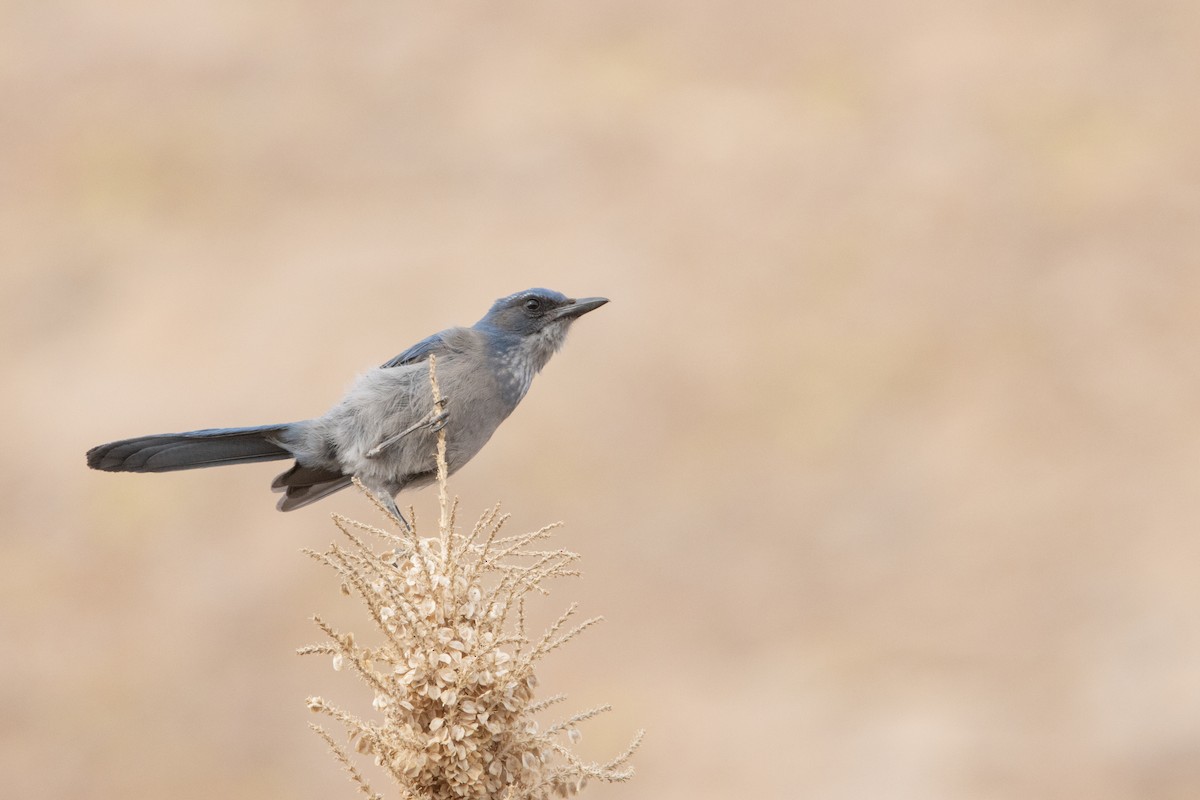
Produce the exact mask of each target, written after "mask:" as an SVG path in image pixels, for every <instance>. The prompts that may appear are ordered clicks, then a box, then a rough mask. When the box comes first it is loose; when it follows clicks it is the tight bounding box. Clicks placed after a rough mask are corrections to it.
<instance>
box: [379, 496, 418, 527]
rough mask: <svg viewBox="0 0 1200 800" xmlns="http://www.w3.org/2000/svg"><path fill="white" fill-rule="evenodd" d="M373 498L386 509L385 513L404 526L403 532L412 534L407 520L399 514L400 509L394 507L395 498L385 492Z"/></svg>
mask: <svg viewBox="0 0 1200 800" xmlns="http://www.w3.org/2000/svg"><path fill="white" fill-rule="evenodd" d="M375 496H376V497H377V498H379V502H380V503H382V504H383V507H384V508H386V509H387V512H388V513H389V514H391V515H392V516H393V517H395V518H396V519H397V520H399V522H400V524H401V525H403V526H404V530H406V531H408V532H409V533H412V532H413V529H412V525H409V524H408V520H406V519H405V518H404V515H403V514H401V513H400V509H399V508H397V507H396V498H394V497H392V496H391V495H390V494H388V493H387V492H376V493H375Z"/></svg>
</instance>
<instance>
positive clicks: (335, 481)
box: [87, 289, 608, 525]
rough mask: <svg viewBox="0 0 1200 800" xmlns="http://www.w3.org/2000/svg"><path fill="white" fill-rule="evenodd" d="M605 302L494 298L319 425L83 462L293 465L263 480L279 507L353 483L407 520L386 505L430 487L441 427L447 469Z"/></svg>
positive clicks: (229, 432) (141, 444)
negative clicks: (432, 363)
mask: <svg viewBox="0 0 1200 800" xmlns="http://www.w3.org/2000/svg"><path fill="white" fill-rule="evenodd" d="M607 302H608V300H607V299H606V298H603V297H585V298H581V299H578V300H576V299H574V298H569V297H567V296H565V295H563V294H560V293H559V292H553V291H550V290H547V289H530V290H528V291H525V292H518V293H517V294H514V295H509V296H508V297H502V298H501V299H499V300H497V301H496V302H495V303H494V304H493V305H492V307H491V309H490V310H489V311H488V313H487V314H486V315H485V316H484V317H483V319H481V320H479V322H476V323H475V324H474V325H473V326H471V327H469V328H449V329H447V330H444V331H442V332H441V333H435V334H433V335H432V336H429V337H427V338H425V339H422V340H421V341H419V342H417V343H416V344H415V345H413V346H412V347H410V348H408V349H407V350H405V351H404V352H403V353H401V354H400V355H398V356H396V357H395V358H393V359H392V360H391V361H388V362H387V363H386V364H384V365H383V366H381V367H378V368H377V369H372V370H369V371H368V372H366V373H364V374H362V375H360V376H359V377H358V379H357V380H356V381H355V382H354V384H353V385H352V386H351V387H350V390H349V391H348V392H347V393H346V396H345V397H343V398H342V400H341V402H339V403H338V404H337V405H336V406H334V407H333V408H331V409H330V410H329V411H327V412H326V413H325V414H324V415H322V416H320V417H316V418H315V419H308V420H303V421H301V422H285V423H283V424H280V425H259V426H256V427H252V428H211V429H206V430H199V431H189V432H187V433H161V434H155V435H152V436H139V437H137V438H134V439H122V440H121V441H119V442H110V443H109V444H102V445H100V446H99V447H93V448H92V449H91V450H89V451H88V454H87V463H88V466H89V467H91V468H93V469H99V470H105V471H108V472H171V471H174V470H180V469H196V468H199V467H217V466H224V465H225V464H246V463H250V462H254V461H275V460H283V459H288V458H293V459H295V464H293V465H292V467H291V469H289V470H287V471H286V472H284V473H282V474H280V475H279V476H278V477H277V478H275V481H274V482H273V483H272V484H271V488H272V489H274V490H275V491H277V492H282V493H283V497H281V498H280V499H279V504H278V508H279V510H280V511H291V510H292V509H294V508H300V507H301V506H306V505H308V504H309V503H312V502H314V501H316V500H320V499H321V498H322V497H326V496H328V495H330V494H333V493H334V492H336V491H338V490H339V489H344V488H346V487H347V486H349V485H350V481H351V478H354V477H357V478H358V479H359V480H361V481H362V482H363V485H364V486H366V487H367V488H368V489H370V490H371V491H372V492H374V493H375V494H376V495H377V496H378V497H379V499H380V500H381V501H382V502H383V503H384V504H385V505H386V506H387V507H388V509H389V510H390V511H391V512H392V513H393V514H395V515H396V517H397V518H398V519H400V520H401V521H403V520H404V518H403V517H402V516H401V515H400V512H399V510H398V509H397V508H396V503H395V499H394V498H395V496H396V494H398V493H399V492H400V491H401V490H402V489H407V488H414V487H419V486H425V485H427V484H430V483H432V482H433V481H434V479H435V477H436V466H435V461H434V451H435V449H436V441H437V439H436V432H437V431H438V430H439V429H441V428H443V427H444V428H445V430H446V461H447V466H448V467H449V470H450V472H451V473H453V472H455V471H456V470H458V469H459V468H461V467H462V466H463V465H464V464H466V463H467V462H468V461H470V460H471V458H472V457H474V455H475V454H476V453H478V452H479V450H480V448H482V447H483V446H484V445H485V444H486V443H487V441H488V439H490V438H491V436H492V434H493V433H495V432H496V428H498V427H499V426H500V423H501V422H503V421H504V420H505V418H506V417H508V415H509V414H511V413H512V412H513V409H515V408H516V407H517V404H518V403H520V402H521V399H522V398H523V397H524V396H525V393H526V392H528V391H529V386H530V384H531V383H532V382H533V376H534V375H536V374H537V373H538V372H539V371H540V370H541V369H542V367H544V366H546V362H547V361H549V360H550V357H551V356H552V355H554V353H555V352H556V351H557V350H558V349H559V348H560V347H562V344H563V341H564V339H565V338H566V335H567V330H568V329H569V328H570V327H571V323H572V322H574V321H575V320H576V319H578V318H579V317H580V316H582V315H584V314H586V313H587V312H589V311H592V310H593V309H596V308H599V307H600V306H602V305H604V304H605V303H607ZM430 355H436V356H437V359H436V360H437V367H436V369H437V376H438V384H439V386H440V387H441V391H442V394H443V396H444V400H443V403H442V404H439V406H438V407H435V404H434V402H433V395H432V391H431V388H430V385H429V368H428V363H427V362H428V361H429V356H430ZM405 524H406V525H407V522H405Z"/></svg>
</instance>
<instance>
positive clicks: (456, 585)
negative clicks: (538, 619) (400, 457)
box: [298, 358, 642, 800]
mask: <svg viewBox="0 0 1200 800" xmlns="http://www.w3.org/2000/svg"><path fill="white" fill-rule="evenodd" d="M435 368H436V359H434V358H431V359H430V380H431V383H432V386H433V393H434V399H435V401H437V400H439V399H440V392H439V390H438V386H437V378H436V372H435ZM445 454H446V440H445V432H444V431H442V432H439V434H438V444H437V470H438V488H439V505H440V520H439V526H438V536H437V537H435V538H426V539H422V538H421V537H420V536H419V534H418V533H417V532H416V531H417V527H416V524H415V523H416V520H415V519H414V525H413V528H412V530H411V531H410V530H408V529H407V528H406V527H405V526H403V525H401V524H400V522H399V520H395V519H394V518H391V517H390V515H389V518H390V519H392V521H393V522H394V523H395V527H396V529H397V531H398V532H397V533H390V532H388V531H385V530H383V529H381V528H377V527H374V526H370V525H365V524H362V523H359V522H355V521H353V520H349V519H346V518H344V517H340V516H335V517H334V521H335V523H336V525H337V527H338V528H339V530H341V532H342V533H343V534H344V535H345V538H346V540H347V542H348V544H336V543H335V544H331V545H330V547H329V549H328V550H326V551H325V552H323V553H320V552H316V551H311V550H310V551H306V552H308V554H309V555H311V556H312V557H313V558H315V559H316V560H318V561H320V562H322V563H324V564H327V565H329V566H330V567H332V568H333V569H334V570H336V571H337V572H338V574H339V575H340V577H341V579H342V591H343V593H345V594H357V595H358V597H359V598H361V600H362V602H363V603H364V604H365V605H366V608H367V611H368V613H369V614H370V616H371V620H372V621H373V622H374V623H375V626H376V627H377V628H378V630H379V632H380V634H381V635H382V636H381V639H380V643H379V644H377V645H376V646H367V645H365V644H362V643H360V642H359V641H358V640H357V639H356V637H355V636H354V634H353V633H341V632H339V631H337V630H335V629H334V628H333V627H332V626H331V625H329V624H328V623H326V622H325V621H324V620H323V619H321V618H320V617H319V616H318V617H314V621H315V622H316V624H317V626H318V627H320V629H321V630H322V631H324V633H325V634H326V635H327V636H328V637H329V641H328V642H326V643H324V644H317V645H311V646H308V647H303V648H301V649H300V650H299V651H298V652H299V653H300V654H301V655H326V656H330V657H332V660H333V668H334V669H335V670H345V669H350V670H353V671H354V672H355V673H356V674H357V675H358V677H359V678H360V679H361V680H362V681H363V682H364V683H365V684H366V685H367V686H368V687H369V688H370V689H372V690H373V691H374V693H375V701H374V704H373V705H374V709H375V712H376V713H375V714H374V715H371V716H370V717H369V718H364V717H362V716H359V715H356V714H353V713H351V712H349V711H346V710H344V709H342V708H339V707H337V706H334V705H331V704H329V703H327V702H326V701H324V700H323V699H321V698H320V697H310V698H309V699H308V707H309V708H310V709H311V710H313V711H314V712H318V713H321V714H324V715H326V716H328V717H330V718H331V719H334V720H336V721H337V722H339V723H341V724H342V725H343V726H344V727H345V729H346V733H347V741H348V744H349V745H350V747H352V748H353V749H354V750H355V751H357V752H358V753H360V754H363V755H364V756H367V757H373V758H374V762H375V764H376V765H378V766H379V767H381V768H382V769H383V770H384V771H385V772H386V773H387V774H388V775H390V776H391V778H392V779H393V780H394V781H395V782H396V784H397V785H398V786H399V788H400V791H401V796H403V797H412V798H436V799H437V800H441V799H442V798H514V799H515V798H548V797H553V796H558V797H566V796H569V795H573V794H575V793H576V792H578V791H579V790H580V789H582V788H583V787H584V786H585V785H586V783H587V782H588V780H589V779H593V778H594V779H598V780H601V781H624V780H627V779H628V778H629V777H630V776H631V775H632V773H633V771H632V769H631V768H629V767H628V762H629V759H630V757H631V756H632V755H633V752H634V750H636V749H637V746H638V744H639V743H640V741H641V737H642V733H641V732H639V733H638V734H637V736H636V737H635V738H634V740H633V742H632V743H631V744H630V745H629V747H628V748H627V749H626V750H625V751H624V752H623V753H621V754H620V755H618V756H617V757H616V758H614V759H612V760H611V761H609V762H608V763H605V764H595V763H588V762H585V761H583V760H581V759H580V758H579V757H578V756H576V755H575V754H574V753H573V752H572V751H571V749H570V748H569V747H568V746H567V745H568V744H573V743H575V742H578V741H579V737H580V733H579V729H578V727H577V726H578V725H579V723H581V722H583V721H585V720H588V719H590V718H592V717H594V716H596V715H597V714H600V713H602V712H604V711H607V710H608V709H609V707H608V706H600V707H598V708H593V709H590V710H587V711H583V712H581V713H578V714H574V715H572V716H570V717H567V718H565V719H562V720H561V721H558V722H555V723H554V724H551V725H549V726H547V727H545V728H544V729H542V728H541V727H540V726H539V723H538V721H537V720H536V719H535V716H536V715H537V714H538V712H540V711H542V710H544V709H546V708H548V707H550V706H552V705H555V704H558V703H560V702H562V701H563V700H565V696H564V695H553V696H550V697H546V698H544V699H542V700H538V701H535V700H534V691H533V690H534V687H535V686H536V685H537V680H536V677H535V675H534V666H535V664H536V663H537V661H538V659H540V658H542V657H543V656H545V655H546V654H548V653H550V652H551V651H553V650H556V649H557V648H559V647H561V646H562V645H564V644H566V643H567V642H569V641H570V640H571V639H573V638H575V637H576V636H578V635H579V634H580V633H582V632H583V631H584V630H586V629H587V628H589V627H591V626H592V625H594V624H596V623H597V622H599V621H600V620H601V618H600V617H594V618H592V619H588V620H585V621H583V622H581V623H579V624H577V625H575V626H574V627H571V628H568V623H569V622H571V620H572V618H573V617H574V616H575V610H576V607H575V604H571V606H570V607H569V608H567V610H566V611H565V612H564V613H563V614H562V616H560V617H559V618H558V621H557V622H555V623H554V624H553V625H551V626H550V627H549V629H547V630H546V631H545V632H544V633H543V634H541V636H539V637H537V639H536V641H535V640H533V639H531V638H529V637H528V636H527V633H526V630H525V601H526V598H527V597H528V596H529V595H530V594H532V593H539V594H543V595H544V594H548V591H547V589H546V587H545V584H546V582H547V581H549V580H551V579H553V578H559V577H568V576H575V575H578V574H579V573H578V571H577V570H576V569H574V567H573V565H574V564H575V562H576V561H577V560H578V559H579V556H578V554H576V553H572V552H569V551H567V550H562V549H558V550H543V549H535V548H536V547H537V546H538V543H540V542H543V541H544V540H546V539H547V538H549V537H550V535H551V534H552V532H553V530H554V528H556V527H557V525H548V526H546V527H544V528H541V529H540V530H537V531H534V532H532V533H526V534H522V535H519V536H508V537H501V536H499V532H500V530H501V528H502V527H503V525H504V522H505V520H506V519H507V515H503V514H501V513H500V507H499V505H496V506H494V507H492V508H491V509H488V510H487V511H486V512H484V514H483V515H482V516H481V517H480V518H479V521H478V522H476V523H475V525H474V527H473V528H472V529H471V532H470V533H469V534H463V533H460V532H459V530H458V527H457V525H456V512H457V507H458V502H457V499H455V501H454V502H453V503H451V502H450V500H449V499H448V497H447V492H446V458H445ZM360 488H361V486H360ZM364 491H365V490H364ZM368 496H369V497H370V496H371V495H370V493H368ZM376 505H377V506H378V507H379V509H380V510H381V511H383V512H384V513H385V514H387V512H386V509H384V508H383V506H382V505H380V504H379V503H376ZM409 516H410V519H412V518H413V517H412V514H411V512H410V515H409ZM364 534H366V535H369V537H371V538H372V539H376V540H380V541H382V542H383V545H382V547H380V549H379V550H376V547H375V546H373V543H372V542H371V540H370V539H368V538H367V536H364ZM312 727H313V728H314V730H316V732H317V733H318V734H319V735H320V736H321V737H322V738H324V739H325V741H326V742H327V743H328V744H329V746H330V748H331V749H332V751H333V753H334V755H335V757H336V758H337V759H338V761H339V762H341V764H342V766H343V767H344V768H345V770H346V771H347V772H348V773H349V775H350V777H351V779H352V780H353V781H354V783H355V784H357V786H358V788H359V789H360V790H361V791H362V792H363V793H364V794H366V795H367V796H369V797H371V798H382V797H383V795H382V794H379V793H377V792H375V790H374V789H372V788H371V786H370V785H369V784H368V782H367V780H366V778H365V777H364V776H363V774H362V773H361V772H360V771H359V769H358V768H357V767H356V766H355V763H354V761H353V760H352V759H351V757H350V755H349V753H348V752H347V748H345V747H343V746H342V745H340V744H339V743H338V742H337V740H336V739H335V738H334V737H333V736H332V735H331V734H330V733H329V732H328V731H326V730H325V729H324V728H322V727H321V726H319V725H313V726H312ZM564 740H565V741H564Z"/></svg>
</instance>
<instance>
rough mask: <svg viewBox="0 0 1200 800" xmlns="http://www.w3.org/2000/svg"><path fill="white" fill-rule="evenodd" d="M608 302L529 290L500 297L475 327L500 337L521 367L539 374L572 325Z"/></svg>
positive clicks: (606, 300)
mask: <svg viewBox="0 0 1200 800" xmlns="http://www.w3.org/2000/svg"><path fill="white" fill-rule="evenodd" d="M607 302H608V298H606V297H583V298H579V299H575V298H573V297H567V296H566V295H565V294H562V293H561V292H555V291H551V290H550V289H527V290H526V291H524V292H517V293H516V294H510V295H509V296H508V297H501V298H500V299H499V300H497V301H496V302H495V303H493V304H492V307H491V309H490V310H489V311H488V313H487V314H486V315H484V317H483V319H481V320H479V322H477V323H476V324H475V327H476V328H480V329H484V330H487V331H489V332H494V333H498V334H501V337H502V339H503V340H504V341H505V345H504V347H505V349H506V350H508V349H512V350H514V351H515V352H514V353H513V356H514V357H518V356H519V358H520V360H521V361H522V362H524V363H523V364H522V365H521V366H522V367H524V366H525V365H526V364H527V365H528V367H530V368H531V369H532V371H533V372H537V371H538V370H540V369H541V368H542V367H543V366H545V364H546V362H547V361H549V360H550V356H552V355H554V353H555V351H557V350H558V348H560V347H562V343H563V340H564V339H566V336H567V329H568V328H570V327H571V323H572V322H574V321H575V320H577V319H579V318H580V317H581V316H583V315H584V314H586V313H588V312H589V311H593V310H595V309H597V308H599V307H600V306H602V305H604V304H605V303H607Z"/></svg>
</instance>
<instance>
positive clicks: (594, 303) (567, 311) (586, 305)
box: [554, 297, 608, 319]
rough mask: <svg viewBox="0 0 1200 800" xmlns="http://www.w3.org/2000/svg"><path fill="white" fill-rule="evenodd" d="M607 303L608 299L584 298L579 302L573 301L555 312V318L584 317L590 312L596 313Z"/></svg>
mask: <svg viewBox="0 0 1200 800" xmlns="http://www.w3.org/2000/svg"><path fill="white" fill-rule="evenodd" d="M607 302H608V298H607V297H583V298H580V299H579V300H572V301H570V302H569V303H567V305H565V306H559V307H558V309H557V310H556V311H555V312H554V318H555V319H575V318H576V317H582V316H583V315H584V314H586V313H588V312H589V311H595V310H596V309H597V308H599V307H600V306H602V305H604V304H605V303H607Z"/></svg>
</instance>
